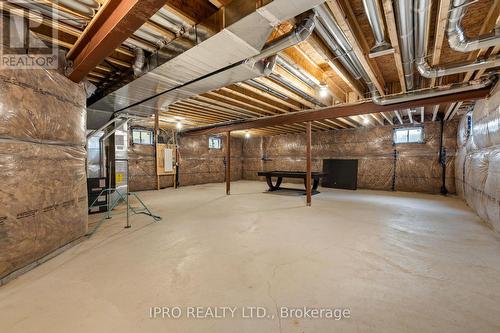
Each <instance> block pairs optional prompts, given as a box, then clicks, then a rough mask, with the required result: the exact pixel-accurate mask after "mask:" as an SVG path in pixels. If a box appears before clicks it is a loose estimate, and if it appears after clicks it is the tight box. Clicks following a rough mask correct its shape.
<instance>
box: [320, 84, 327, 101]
mask: <svg viewBox="0 0 500 333" xmlns="http://www.w3.org/2000/svg"><path fill="white" fill-rule="evenodd" d="M319 96H320V97H321V98H325V97H327V96H328V86H327V85H326V84H322V85H320V86H319Z"/></svg>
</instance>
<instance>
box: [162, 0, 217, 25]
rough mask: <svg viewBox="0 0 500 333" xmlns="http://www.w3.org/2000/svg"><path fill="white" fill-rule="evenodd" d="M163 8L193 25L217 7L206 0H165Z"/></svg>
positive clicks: (212, 12)
mask: <svg viewBox="0 0 500 333" xmlns="http://www.w3.org/2000/svg"><path fill="white" fill-rule="evenodd" d="M164 4H165V7H164V8H165V9H166V10H168V11H170V12H171V13H173V14H175V15H177V16H178V17H180V18H181V19H183V20H184V21H185V22H186V23H188V24H189V25H191V26H193V25H195V24H196V23H200V22H202V21H203V20H205V19H206V18H207V17H209V16H210V15H212V14H214V13H215V12H216V11H217V7H216V6H214V5H213V4H211V3H210V2H208V1H206V0H166V1H164Z"/></svg>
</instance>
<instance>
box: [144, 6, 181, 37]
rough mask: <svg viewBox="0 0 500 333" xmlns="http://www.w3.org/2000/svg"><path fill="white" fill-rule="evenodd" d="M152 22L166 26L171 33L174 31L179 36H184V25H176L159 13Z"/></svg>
mask: <svg viewBox="0 0 500 333" xmlns="http://www.w3.org/2000/svg"><path fill="white" fill-rule="evenodd" d="M151 21H153V22H155V23H157V24H160V25H161V26H164V27H165V28H167V29H168V30H170V31H173V32H174V33H175V34H176V35H177V36H179V35H182V33H183V32H184V27H183V26H182V25H178V24H175V23H174V22H172V21H170V20H169V19H168V18H166V17H165V16H163V15H161V14H160V13H159V12H158V13H156V14H154V15H153V16H152V17H151Z"/></svg>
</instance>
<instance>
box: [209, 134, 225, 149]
mask: <svg viewBox="0 0 500 333" xmlns="http://www.w3.org/2000/svg"><path fill="white" fill-rule="evenodd" d="M208 149H222V139H221V138H219V137H218V136H211V137H209V138H208Z"/></svg>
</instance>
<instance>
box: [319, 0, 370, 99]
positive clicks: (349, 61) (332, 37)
mask: <svg viewBox="0 0 500 333" xmlns="http://www.w3.org/2000/svg"><path fill="white" fill-rule="evenodd" d="M315 11H316V13H317V15H318V22H317V25H318V29H317V31H318V33H319V35H320V36H321V38H322V39H323V40H324V42H325V43H326V44H327V45H328V46H329V47H330V48H331V49H332V51H333V52H334V53H335V55H337V56H339V60H340V61H341V63H342V64H343V65H344V66H346V69H347V70H348V71H349V72H350V73H351V75H353V77H354V78H356V79H358V80H359V79H360V78H362V79H363V81H364V82H365V83H366V85H367V86H368V90H369V91H370V93H371V94H372V96H374V95H376V94H378V92H377V89H376V88H375V86H374V85H373V82H372V81H371V79H370V76H369V75H368V73H367V72H366V71H365V69H364V67H363V65H362V64H361V62H360V61H359V59H358V57H357V56H356V54H355V53H354V51H353V50H352V47H351V44H350V43H349V41H348V40H347V38H346V37H345V35H344V33H343V32H342V29H340V27H339V26H338V24H337V22H336V21H335V19H334V18H333V16H332V14H331V13H330V10H329V9H328V7H327V6H326V5H325V4H323V5H321V6H318V7H316V8H315Z"/></svg>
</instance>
